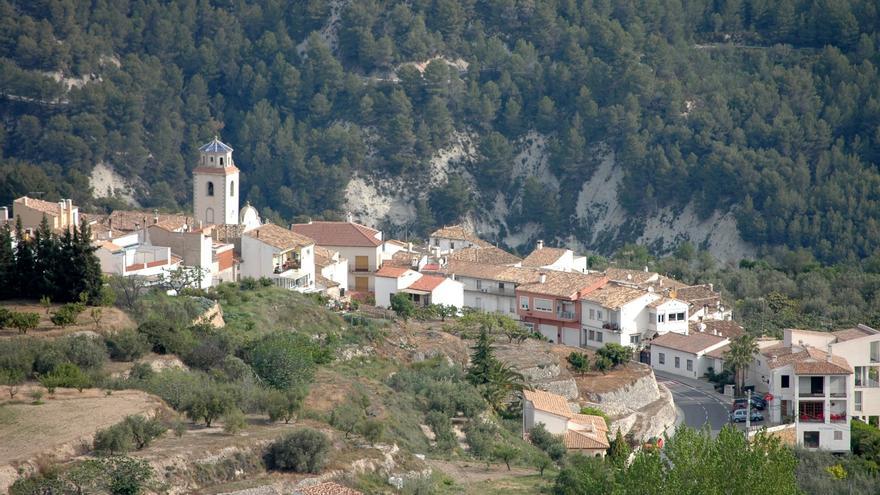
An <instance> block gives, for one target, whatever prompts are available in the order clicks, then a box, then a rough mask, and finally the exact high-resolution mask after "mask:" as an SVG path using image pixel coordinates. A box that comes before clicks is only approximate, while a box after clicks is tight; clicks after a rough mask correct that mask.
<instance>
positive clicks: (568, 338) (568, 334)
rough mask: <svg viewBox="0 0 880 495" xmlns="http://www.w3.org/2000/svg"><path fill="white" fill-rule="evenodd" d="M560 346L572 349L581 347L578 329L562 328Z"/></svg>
mask: <svg viewBox="0 0 880 495" xmlns="http://www.w3.org/2000/svg"><path fill="white" fill-rule="evenodd" d="M561 343H562V344H565V345H570V346H573V347H580V345H581V336H580V329H578V328H566V327H563V328H562V342H561Z"/></svg>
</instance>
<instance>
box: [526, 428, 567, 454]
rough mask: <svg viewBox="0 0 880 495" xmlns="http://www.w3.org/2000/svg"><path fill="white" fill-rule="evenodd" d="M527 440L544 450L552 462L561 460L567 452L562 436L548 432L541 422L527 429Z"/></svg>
mask: <svg viewBox="0 0 880 495" xmlns="http://www.w3.org/2000/svg"><path fill="white" fill-rule="evenodd" d="M529 440H531V442H532V445H534V446H535V447H538V448H539V449H541V450H543V451H544V452H546V453H547V455H549V456H550V458H551V459H553V461H554V462H559V461H561V460H562V459H563V458H564V457H565V454H566V452H567V451H566V448H565V444H564V443H563V441H562V437H560V436H557V435H553V434H552V433H550V432H548V431H547V429H546V428H545V427H544V425H543V424H542V423H538V424H536V425H535V426H534V427H533V428H532V429H531V431H529Z"/></svg>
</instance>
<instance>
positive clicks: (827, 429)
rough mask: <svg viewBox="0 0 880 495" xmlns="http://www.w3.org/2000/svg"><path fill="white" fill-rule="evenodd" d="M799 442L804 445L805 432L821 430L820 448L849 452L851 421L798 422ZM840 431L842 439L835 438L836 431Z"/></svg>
mask: <svg viewBox="0 0 880 495" xmlns="http://www.w3.org/2000/svg"><path fill="white" fill-rule="evenodd" d="M795 431H796V434H797V443H798V445H801V446H803V442H804V432H806V431H818V432H819V448H820V449H821V450H829V451H832V452H849V450H850V426H849V423H801V422H798V423H797V428H796V430H795ZM835 431H839V432H840V434H841V439H840V440H835V439H834V432H835Z"/></svg>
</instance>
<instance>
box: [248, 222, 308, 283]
mask: <svg viewBox="0 0 880 495" xmlns="http://www.w3.org/2000/svg"><path fill="white" fill-rule="evenodd" d="M241 276H242V277H253V278H261V277H267V278H269V279H271V280H272V281H273V282H274V283H275V285H277V286H279V287H282V288H285V289H292V290H297V291H300V292H308V291H312V290H314V289H315V241H314V240H312V239H310V238H308V237H306V236H304V235H300V234H297V233H296V232H293V231H290V230H288V229H285V228H284V227H279V226H277V225H275V224H271V223H267V224H264V225H261V226H259V227H257V228H255V229H251V230H248V231H247V232H245V233H244V234H243V235H242V236H241Z"/></svg>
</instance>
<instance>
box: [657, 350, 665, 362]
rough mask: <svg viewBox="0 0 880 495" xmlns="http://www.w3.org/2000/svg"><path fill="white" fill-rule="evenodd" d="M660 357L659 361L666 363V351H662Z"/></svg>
mask: <svg viewBox="0 0 880 495" xmlns="http://www.w3.org/2000/svg"><path fill="white" fill-rule="evenodd" d="M658 358H659V359H658V360H657V361H658V362H659V363H660V364H666V354H665V353H662V352H661V353H659V355H658Z"/></svg>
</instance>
